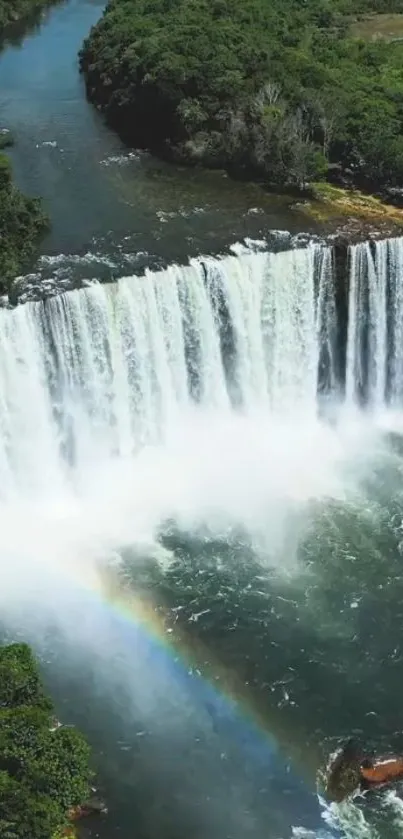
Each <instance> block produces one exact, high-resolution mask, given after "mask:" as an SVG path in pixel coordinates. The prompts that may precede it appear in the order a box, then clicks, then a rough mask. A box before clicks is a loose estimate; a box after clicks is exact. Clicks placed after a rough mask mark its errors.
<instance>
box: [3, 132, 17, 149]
mask: <svg viewBox="0 0 403 839" xmlns="http://www.w3.org/2000/svg"><path fill="white" fill-rule="evenodd" d="M13 145H14V137H13V135H12V133H11V131H10V129H9V128H0V149H6V148H8V147H9V146H13Z"/></svg>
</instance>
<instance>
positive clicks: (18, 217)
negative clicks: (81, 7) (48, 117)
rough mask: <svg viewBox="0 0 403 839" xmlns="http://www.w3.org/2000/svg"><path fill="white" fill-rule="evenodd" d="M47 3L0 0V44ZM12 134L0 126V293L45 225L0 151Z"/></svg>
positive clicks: (32, 249) (42, 213) (36, 205)
mask: <svg viewBox="0 0 403 839" xmlns="http://www.w3.org/2000/svg"><path fill="white" fill-rule="evenodd" d="M49 5H50V0H15V1H14V2H13V3H11V2H9V0H0V44H1V42H2V41H3V40H4V38H5V37H6V33H7V32H8V28H9V27H10V26H12V25H13V24H17V23H19V22H20V21H22V20H24V19H25V18H27V17H30V16H31V15H32V14H33V13H35V12H38V11H40V10H41V9H42V8H45V7H46V6H49ZM13 144H14V137H13V135H12V133H11V132H10V131H9V130H8V128H7V127H6V126H1V127H0V231H1V232H0V294H5V293H6V292H7V291H8V289H9V288H10V284H11V283H12V281H13V279H14V278H15V276H16V275H17V274H18V272H19V271H21V270H23V269H24V267H26V265H27V264H28V262H29V260H31V259H32V257H33V255H34V254H35V250H36V246H37V244H38V242H39V241H40V238H41V237H42V236H43V235H44V234H45V232H46V230H47V229H48V227H49V218H48V216H47V215H46V213H45V211H44V209H43V207H42V204H41V201H40V200H39V199H37V198H32V197H29V196H28V195H25V194H24V193H23V192H21V191H20V190H19V189H18V188H17V186H16V184H15V183H14V181H13V174H12V168H11V163H10V161H9V159H8V157H7V156H6V155H5V154H3V153H2V152H1V150H2V149H5V148H8V147H11V146H12V145H13Z"/></svg>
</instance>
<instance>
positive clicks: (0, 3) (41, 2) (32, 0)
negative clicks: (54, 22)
mask: <svg viewBox="0 0 403 839" xmlns="http://www.w3.org/2000/svg"><path fill="white" fill-rule="evenodd" d="M52 2H54V0H13V2H11V0H0V38H2V37H3V35H4V31H2V30H4V28H5V27H7V26H10V25H12V24H15V23H19V22H20V21H21V20H24V19H25V18H26V17H29V16H30V15H32V14H33V13H34V12H37V11H38V10H40V9H43V8H45V7H46V6H50V5H51V3H52Z"/></svg>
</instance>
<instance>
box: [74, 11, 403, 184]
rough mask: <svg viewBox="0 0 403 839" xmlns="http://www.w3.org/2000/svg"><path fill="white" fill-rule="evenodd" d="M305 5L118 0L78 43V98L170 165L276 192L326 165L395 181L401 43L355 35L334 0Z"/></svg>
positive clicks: (376, 180) (402, 165) (357, 178)
mask: <svg viewBox="0 0 403 839" xmlns="http://www.w3.org/2000/svg"><path fill="white" fill-rule="evenodd" d="M390 2H391V7H392V6H393V5H394V4H393V0H390ZM359 5H360V4H358V3H355V4H353V7H352V8H351V10H350V13H351V14H354V12H355V11H357V10H358V8H359ZM365 5H366V7H367V10H368V11H371V10H376V6H377V3H376V0H368V2H367V3H366V4H365ZM312 6H313V4H307V7H304V8H303V9H301V6H300V4H299V3H296V2H295V0H288V1H287V3H286V4H285V7H284V3H277V2H275V3H274V4H271V6H270V9H268V8H267V7H266V4H264V3H262V2H261V0H254V2H253V3H252V4H251V5H250V7H248V8H249V13H248V17H247V18H245V14H244V7H243V4H242V3H241V2H238V0H231V5H230V7H229V6H228V4H227V3H223V4H222V5H219V6H217V4H213V3H210V2H205V3H203V4H202V6H197V7H196V6H194V5H193V4H191V3H188V2H185V0H181V2H180V3H179V6H178V7H177V5H175V7H173V8H172V9H171V10H169V12H168V13H167V12H166V8H165V5H164V3H163V2H162V0H161V1H160V2H157V4H153V6H152V8H150V7H149V6H148V5H147V4H146V3H145V2H141V3H136V4H135V5H132V4H129V3H125V2H124V0H115V2H113V3H108V5H107V7H106V9H105V11H104V15H103V17H102V18H101V20H100V21H99V23H98V24H97V25H96V26H95V27H94V28H93V29H92V31H91V33H90V36H89V37H88V38H87V39H86V40H85V42H84V45H83V49H82V51H81V53H80V67H81V70H82V72H83V74H84V77H85V83H86V89H87V95H88V98H89V100H90V101H91V102H93V103H94V104H95V105H96V106H97V107H98V108H99V109H100V110H101V111H102V112H103V113H104V115H105V117H106V119H107V121H108V123H109V124H110V125H111V126H113V127H114V128H115V129H116V130H117V131H118V132H119V133H120V135H121V136H122V138H123V139H124V140H125V141H127V142H129V143H131V144H134V145H136V146H139V147H141V148H148V149H150V150H151V151H152V152H154V153H156V154H158V155H160V156H161V157H165V158H166V159H169V160H174V161H177V162H180V163H181V164H186V165H202V166H207V167H211V168H225V169H226V170H227V171H228V172H229V173H232V174H235V175H236V176H243V177H246V178H250V179H257V180H259V181H263V182H264V183H265V184H267V185H268V186H269V187H270V188H271V189H273V190H275V189H277V190H278V191H290V190H292V189H294V190H297V191H298V190H299V191H301V192H302V191H304V190H306V188H307V187H308V186H309V184H311V183H315V182H317V181H318V180H323V179H326V176H327V175H328V173H329V167H335V166H336V167H338V168H339V170H340V172H341V173H343V172H348V173H349V179H350V180H351V182H352V183H354V184H355V185H356V186H359V185H361V187H362V186H365V184H369V183H370V184H377V186H379V187H383V186H385V187H386V186H397V185H399V184H400V183H401V182H402V179H403V145H402V140H401V136H400V133H399V132H400V129H399V125H400V124H401V120H402V118H403V101H402V96H401V94H402V91H403V73H402V70H401V67H402V58H403V45H402V44H401V43H400V42H399V41H395V42H392V43H385V42H383V41H381V40H379V41H378V42H376V43H369V42H367V41H365V40H362V39H359V38H355V37H352V36H351V35H350V34H349V32H348V26H347V24H348V21H349V18H348V17H347V16H346V14H345V11H344V5H343V3H341V2H338V3H335V4H334V9H333V11H329V8H328V4H326V3H321V2H318V3H317V4H315V5H314V8H312ZM361 6H362V4H361ZM361 6H360V8H361Z"/></svg>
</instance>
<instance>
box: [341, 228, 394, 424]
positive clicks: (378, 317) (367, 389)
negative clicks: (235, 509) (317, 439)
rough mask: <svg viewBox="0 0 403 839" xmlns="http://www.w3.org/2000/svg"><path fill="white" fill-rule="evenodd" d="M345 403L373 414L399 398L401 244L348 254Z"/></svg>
mask: <svg viewBox="0 0 403 839" xmlns="http://www.w3.org/2000/svg"><path fill="white" fill-rule="evenodd" d="M349 287H350V290H349V306H348V337H347V362H346V398H347V401H348V402H349V403H354V402H357V401H365V402H366V403H367V404H369V405H370V406H372V407H373V408H375V409H379V408H381V407H382V406H384V405H385V403H386V402H390V403H391V404H392V405H395V406H399V405H401V404H402V398H403V239H401V238H397V239H385V240H383V241H378V242H374V243H373V244H372V245H370V244H369V242H364V243H362V244H358V245H354V246H353V247H351V248H350V272H349Z"/></svg>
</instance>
